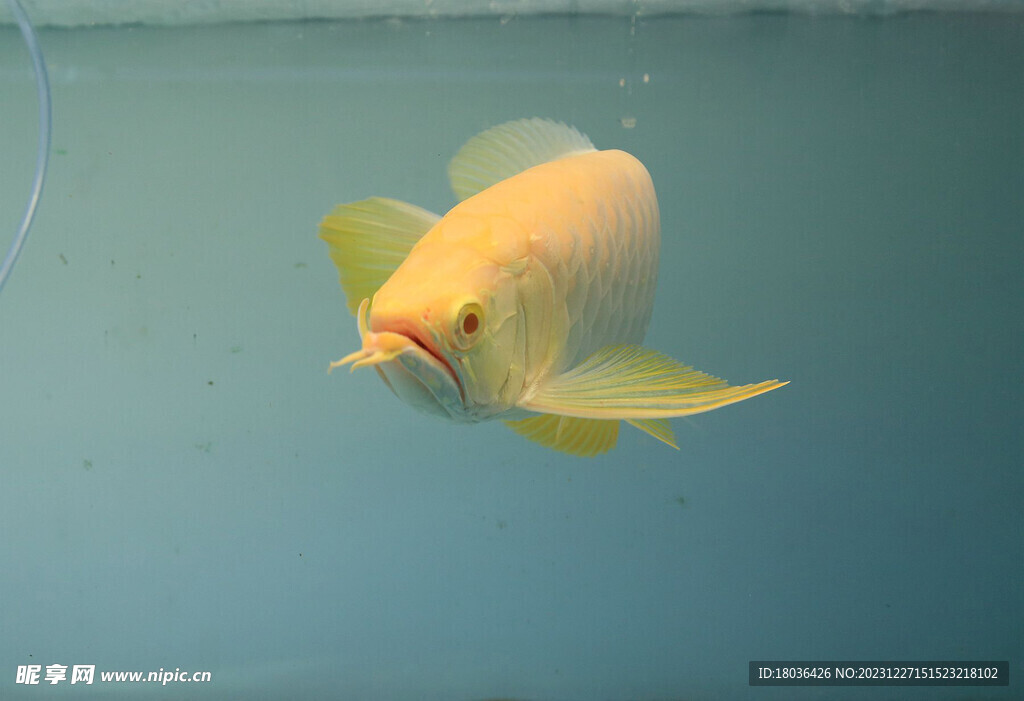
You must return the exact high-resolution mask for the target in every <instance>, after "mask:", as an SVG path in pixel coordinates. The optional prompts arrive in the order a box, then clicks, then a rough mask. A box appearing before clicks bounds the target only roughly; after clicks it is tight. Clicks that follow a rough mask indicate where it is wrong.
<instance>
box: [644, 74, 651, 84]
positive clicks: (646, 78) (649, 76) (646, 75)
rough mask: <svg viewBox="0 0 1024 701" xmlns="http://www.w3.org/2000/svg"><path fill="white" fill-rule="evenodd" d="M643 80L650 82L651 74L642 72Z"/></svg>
mask: <svg viewBox="0 0 1024 701" xmlns="http://www.w3.org/2000/svg"><path fill="white" fill-rule="evenodd" d="M644 82H645V83H650V82H651V74H650V73H644Z"/></svg>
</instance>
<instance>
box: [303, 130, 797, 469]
mask: <svg viewBox="0 0 1024 701" xmlns="http://www.w3.org/2000/svg"><path fill="white" fill-rule="evenodd" d="M448 173H449V176H450V178H451V183H452V188H453V189H454V190H455V194H456V195H457V196H458V198H459V200H460V203H459V204H457V205H456V206H455V207H454V208H452V209H451V211H449V212H448V214H446V215H445V216H444V217H439V216H437V215H436V214H431V213H430V212H427V211H425V210H423V209H420V208H418V207H415V206H413V205H410V204H406V203H404V202H399V201H397V200H391V199H384V198H379V197H372V198H370V199H367V200H362V201H360V202H353V203H352V204H343V205H339V206H338V207H336V208H335V209H334V211H333V212H331V214H330V215H328V216H327V217H326V218H324V220H323V223H322V224H321V225H320V236H321V238H323V239H324V240H325V241H327V243H328V245H329V247H330V255H331V258H332V259H333V260H334V263H335V265H337V267H338V272H339V273H340V279H341V286H342V289H343V290H344V291H345V296H346V297H347V298H348V307H349V310H350V311H351V312H353V313H354V314H355V315H356V317H357V319H358V327H359V335H360V337H361V338H362V344H363V347H362V348H361V349H360V350H358V351H356V352H355V353H352V354H350V355H348V356H346V357H344V358H342V359H341V360H339V361H337V362H334V363H331V365H330V367H331V369H333V368H335V367H338V366H340V365H345V364H346V363H352V364H353V365H352V368H353V369H354V368H358V367H370V366H372V367H374V368H375V369H376V370H377V372H378V373H379V374H380V376H381V378H382V379H383V380H384V383H385V384H387V386H388V387H389V388H390V389H391V390H392V391H393V392H394V393H395V394H396V395H397V396H398V397H399V398H400V399H402V400H404V401H405V402H407V403H409V404H411V405H413V406H414V407H416V408H417V409H421V410H423V411H426V412H429V413H431V414H437V415H440V416H443V417H445V418H449V419H452V420H455V421H462V422H471V423H472V422H477V421H485V420H487V419H498V418H500V419H504V420H505V421H506V422H507V424H508V425H509V426H510V427H511V428H512V429H513V430H514V431H516V432H517V433H520V434H522V435H523V436H525V437H526V438H529V439H530V440H533V441H536V442H538V443H541V444H542V445H545V446H548V447H550V448H554V449H556V450H561V451H564V452H568V453H573V454H576V455H596V454H598V453H602V452H605V451H607V450H609V449H611V448H612V447H614V445H615V441H616V439H617V437H618V430H619V421H626V422H627V423H629V424H632V425H633V426H636V427H637V428H639V429H641V430H643V431H646V432H647V433H649V434H651V435H652V436H654V437H655V438H657V439H659V440H661V441H664V442H665V443H668V444H669V445H671V446H673V447H677V446H676V444H675V439H674V436H673V434H672V429H671V427H670V426H669V424H668V421H667V419H668V418H669V417H672V416H685V415H687V414H696V413H699V412H702V411H709V410H711V409H717V408H718V407H720V406H725V405H726V404H732V403H733V402H738V401H741V400H743V399H747V398H749V397H753V396H755V395H758V394H761V393H763V392H767V391H769V390H772V389H775V388H776V387H780V386H782V385H783V384H785V383H784V382H778V381H777V380H769V381H767V382H761V383H758V384H753V385H743V386H741V387H731V386H729V385H728V384H726V383H725V382H723V381H722V380H719V379H717V378H714V377H711V376H710V375H705V374H704V373H702V372H698V371H696V370H693V369H692V368H689V367H685V366H683V365H682V364H680V363H679V362H677V361H675V360H673V359H672V358H669V357H668V356H666V355H663V354H661V353H659V352H657V351H653V350H649V349H647V348H644V347H642V346H641V345H639V344H640V343H641V342H642V341H643V338H644V333H645V332H646V330H647V323H648V321H649V320H650V317H651V309H652V307H653V305H654V288H655V283H656V280H657V275H658V246H659V239H660V233H659V231H660V227H659V221H658V201H657V198H656V197H655V194H654V185H653V184H652V183H651V177H650V175H649V174H648V173H647V169H646V168H644V166H643V164H641V163H640V161H638V160H637V159H636V158H634V157H633V156H631V155H629V154H628V153H624V152H622V151H614V150H611V151H598V150H596V149H595V148H594V146H593V144H591V143H590V140H589V139H588V138H587V137H585V136H583V135H582V134H580V133H579V132H578V131H576V130H575V129H573V128H571V127H567V126H565V125H564V124H559V123H556V122H552V121H549V120H544V119H523V120H518V121H514V122H508V123H506V124H502V125H500V126H497V127H494V128H492V129H488V130H487V131H485V132H483V133H481V134H479V135H477V136H475V137H473V138H472V139H470V140H469V142H467V143H466V144H465V146H463V147H462V149H461V150H459V152H458V153H457V154H456V155H455V157H454V158H453V159H452V162H451V164H450V165H449V168H448ZM371 298H372V300H373V301H372V303H371V301H370V300H371Z"/></svg>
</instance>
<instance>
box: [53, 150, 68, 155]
mask: <svg viewBox="0 0 1024 701" xmlns="http://www.w3.org/2000/svg"><path fill="white" fill-rule="evenodd" d="M53 152H54V153H56V154H57V155H58V156H66V155H68V150H67V149H66V148H55V149H54V150H53Z"/></svg>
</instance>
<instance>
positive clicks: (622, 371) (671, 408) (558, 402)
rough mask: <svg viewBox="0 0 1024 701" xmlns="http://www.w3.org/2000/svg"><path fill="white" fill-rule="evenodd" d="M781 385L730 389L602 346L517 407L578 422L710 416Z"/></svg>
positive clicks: (652, 355)
mask: <svg viewBox="0 0 1024 701" xmlns="http://www.w3.org/2000/svg"><path fill="white" fill-rule="evenodd" d="M784 384H786V383H785V382H779V381H778V380H768V381H767V382H760V383H757V384H753V385H742V386H740V387H732V386H730V385H729V384H727V383H726V382H725V381H724V380H720V379H718V378H717V377H712V376H711V375H707V374H705V373H703V372H700V371H698V370H694V369H693V368H690V367H687V366H685V365H683V364H682V363H680V362H678V361H676V360H673V359H672V358H670V357H668V356H667V355H664V354H663V353H658V352H657V351H653V350H649V349H647V348H643V347H641V346H608V347H606V348H602V349H601V350H599V351H597V352H596V353H594V354H593V355H591V356H590V357H589V358H587V359H586V360H584V361H583V362H582V363H581V364H580V365H578V366H577V367H575V368H573V369H572V370H569V371H568V372H566V373H564V374H561V375H557V376H555V377H552V378H551V379H550V380H548V381H547V382H546V383H544V384H543V385H542V386H541V387H540V388H539V389H538V390H537V391H536V393H535V394H533V395H532V396H530V397H528V398H527V399H526V400H525V401H523V402H521V403H520V405H519V406H520V407H521V408H523V409H528V410H529V411H536V412H542V413H546V414H559V415H562V416H574V417H577V418H584V419H664V418H668V417H672V416H686V415H688V414H698V413H700V412H703V411H711V410H712V409H717V408H718V407H721V406H725V405H726V404H732V403H734V402H739V401H742V400H744V399H749V398H750V397H753V396H756V395H758V394H762V393H764V392H768V391H769V390H773V389H775V388H777V387H781V386H782V385H784ZM646 425H648V426H650V424H646ZM638 428H641V429H643V430H647V429H646V428H645V427H644V425H639V426H638ZM647 432H648V433H651V435H653V436H655V437H656V438H657V437H658V435H657V433H655V432H652V431H647Z"/></svg>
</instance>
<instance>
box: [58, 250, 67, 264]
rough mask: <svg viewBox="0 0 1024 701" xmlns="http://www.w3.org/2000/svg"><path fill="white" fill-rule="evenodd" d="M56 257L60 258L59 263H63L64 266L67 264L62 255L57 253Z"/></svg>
mask: <svg viewBox="0 0 1024 701" xmlns="http://www.w3.org/2000/svg"><path fill="white" fill-rule="evenodd" d="M57 257H58V258H60V262H61V263H63V264H64V265H67V264H68V259H67V258H65V257H64V254H63V253H58V254H57Z"/></svg>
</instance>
